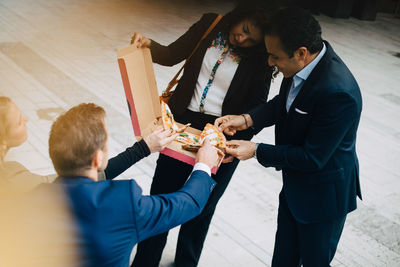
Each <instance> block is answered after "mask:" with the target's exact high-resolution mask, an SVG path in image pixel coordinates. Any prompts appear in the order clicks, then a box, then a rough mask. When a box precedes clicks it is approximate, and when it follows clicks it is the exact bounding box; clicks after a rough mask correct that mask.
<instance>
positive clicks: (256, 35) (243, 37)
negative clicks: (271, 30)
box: [229, 19, 263, 48]
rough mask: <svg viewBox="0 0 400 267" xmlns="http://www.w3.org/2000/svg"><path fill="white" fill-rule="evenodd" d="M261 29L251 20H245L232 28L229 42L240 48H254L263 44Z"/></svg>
mask: <svg viewBox="0 0 400 267" xmlns="http://www.w3.org/2000/svg"><path fill="white" fill-rule="evenodd" d="M262 38H263V35H262V32H261V29H260V28H259V27H258V26H256V25H255V23H254V21H253V20H251V19H244V20H242V21H241V22H239V23H237V24H236V25H234V26H232V28H231V30H230V31H229V42H230V43H231V44H232V45H234V46H238V47H243V48H246V47H252V46H254V45H257V44H259V43H260V42H262Z"/></svg>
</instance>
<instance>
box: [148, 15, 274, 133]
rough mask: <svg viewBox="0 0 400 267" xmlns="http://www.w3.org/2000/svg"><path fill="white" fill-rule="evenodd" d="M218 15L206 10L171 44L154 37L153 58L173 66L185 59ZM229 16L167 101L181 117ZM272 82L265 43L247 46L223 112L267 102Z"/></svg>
mask: <svg viewBox="0 0 400 267" xmlns="http://www.w3.org/2000/svg"><path fill="white" fill-rule="evenodd" d="M216 17H217V14H213V13H208V14H204V15H203V16H202V17H201V19H200V20H199V21H198V22H196V23H195V24H193V25H192V26H191V27H190V28H189V30H188V31H187V32H186V33H184V34H183V35H182V36H181V37H179V38H178V39H177V40H176V41H175V42H173V43H171V44H170V45H168V46H163V45H160V44H159V43H157V42H155V41H154V40H152V42H151V46H150V50H151V55H152V58H153V61H154V62H155V63H158V64H160V65H164V66H173V65H175V64H178V63H179V62H181V61H183V60H185V59H186V58H187V57H188V56H189V55H190V53H191V52H192V50H193V48H194V47H195V46H196V44H197V42H198V41H199V40H200V38H201V37H202V35H203V34H204V32H205V31H206V30H207V28H208V27H209V26H210V24H211V23H212V22H213V21H214V19H215V18H216ZM229 19H230V14H227V15H225V16H224V17H223V18H222V19H221V20H220V22H219V23H218V24H217V25H216V27H215V28H214V29H213V30H212V31H211V33H210V34H209V35H208V36H207V37H206V39H205V40H203V42H202V43H201V45H200V46H199V48H198V50H197V51H196V52H195V53H194V55H193V56H192V58H191V59H190V61H189V62H188V64H187V65H186V67H185V70H184V72H183V75H182V78H181V79H180V81H179V83H178V85H177V87H176V88H175V93H174V95H173V96H172V97H171V99H170V101H169V103H168V105H169V106H170V108H171V110H172V112H173V114H174V115H175V116H177V117H178V118H179V115H181V114H183V113H184V112H185V111H186V109H187V107H188V105H189V103H190V100H191V99H192V96H193V93H194V90H195V88H196V81H197V78H198V76H199V72H200V68H201V64H202V62H203V58H204V55H205V53H206V50H207V48H208V47H209V45H210V44H211V42H212V40H213V39H215V38H216V36H217V34H218V32H228V28H229V25H228V24H229ZM270 83H271V71H270V68H269V67H268V64H267V57H266V53H265V48H264V44H260V45H258V46H256V47H253V48H251V49H247V51H245V55H244V56H243V57H242V59H241V61H240V63H239V66H238V68H237V70H236V73H235V75H234V77H233V80H232V82H231V84H230V87H229V89H228V92H227V94H226V96H225V99H224V102H223V104H222V115H226V114H242V113H247V112H248V111H249V110H250V109H252V108H254V107H256V106H257V105H259V104H261V103H265V102H266V101H267V97H268V92H269V88H270ZM252 136H253V134H252V133H251V134H250V135H248V136H247V137H246V138H245V139H250V138H251V137H252Z"/></svg>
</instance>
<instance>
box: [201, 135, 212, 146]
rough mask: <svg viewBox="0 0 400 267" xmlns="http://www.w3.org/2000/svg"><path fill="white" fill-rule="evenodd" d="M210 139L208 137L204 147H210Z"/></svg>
mask: <svg viewBox="0 0 400 267" xmlns="http://www.w3.org/2000/svg"><path fill="white" fill-rule="evenodd" d="M210 145H211V144H210V138H208V137H206V138H205V139H204V142H203V146H210Z"/></svg>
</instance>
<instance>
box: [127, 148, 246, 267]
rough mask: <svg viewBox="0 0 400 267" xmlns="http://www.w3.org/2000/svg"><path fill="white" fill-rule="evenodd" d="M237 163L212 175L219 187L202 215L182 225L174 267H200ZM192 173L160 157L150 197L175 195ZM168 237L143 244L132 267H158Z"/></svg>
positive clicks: (163, 235)
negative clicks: (215, 213)
mask: <svg viewBox="0 0 400 267" xmlns="http://www.w3.org/2000/svg"><path fill="white" fill-rule="evenodd" d="M238 163H239V161H238V160H235V161H233V162H231V163H227V164H221V166H220V168H219V169H218V172H217V174H216V175H212V177H213V179H214V180H215V181H216V182H217V185H216V187H215V188H214V190H213V192H212V193H211V196H210V198H209V199H208V202H207V204H206V206H205V208H204V209H203V211H202V213H201V214H200V215H199V216H197V217H196V218H194V219H192V220H191V221H189V222H187V223H184V224H182V225H181V228H180V231H179V237H178V244H177V247H176V254H175V266H177V267H190V266H197V263H198V261H199V259H200V254H201V251H202V249H203V244H204V241H205V238H206V236H207V232H208V228H209V225H210V223H211V219H212V216H213V214H214V211H215V208H216V205H217V203H218V200H219V199H220V198H221V196H222V194H223V193H224V191H225V189H226V187H227V186H228V183H229V181H230V180H231V177H232V175H233V173H234V171H235V169H236V167H237V165H238ZM192 169H193V166H191V165H188V164H186V163H183V162H180V161H178V160H175V159H173V158H170V157H168V156H165V155H163V154H160V157H159V158H158V161H157V167H156V171H155V174H154V178H153V182H152V185H151V190H150V194H161V193H170V192H175V191H176V190H178V189H180V188H181V187H182V186H183V184H184V183H185V181H186V180H187V178H188V177H189V175H190V173H191V171H192ZM167 236H168V232H166V233H163V234H160V235H157V236H154V237H151V238H149V239H146V240H144V241H143V242H140V243H139V244H138V246H137V251H136V255H135V258H134V261H133V263H132V265H131V266H134V267H153V266H154V267H156V266H158V265H159V263H160V260H161V256H162V252H163V250H164V247H165V244H166V242H167Z"/></svg>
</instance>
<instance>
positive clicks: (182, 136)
mask: <svg viewBox="0 0 400 267" xmlns="http://www.w3.org/2000/svg"><path fill="white" fill-rule="evenodd" d="M175 140H177V141H179V142H181V143H184V144H187V145H195V144H199V137H198V136H197V135H194V134H191V133H186V132H184V133H179V134H178V137H176V139H175ZM200 146H201V145H200Z"/></svg>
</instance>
